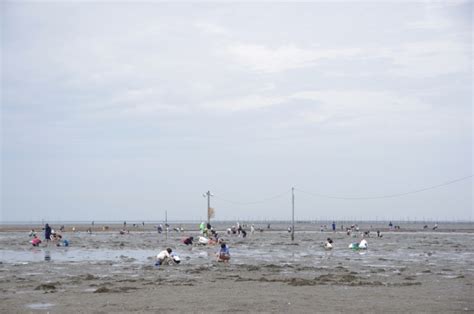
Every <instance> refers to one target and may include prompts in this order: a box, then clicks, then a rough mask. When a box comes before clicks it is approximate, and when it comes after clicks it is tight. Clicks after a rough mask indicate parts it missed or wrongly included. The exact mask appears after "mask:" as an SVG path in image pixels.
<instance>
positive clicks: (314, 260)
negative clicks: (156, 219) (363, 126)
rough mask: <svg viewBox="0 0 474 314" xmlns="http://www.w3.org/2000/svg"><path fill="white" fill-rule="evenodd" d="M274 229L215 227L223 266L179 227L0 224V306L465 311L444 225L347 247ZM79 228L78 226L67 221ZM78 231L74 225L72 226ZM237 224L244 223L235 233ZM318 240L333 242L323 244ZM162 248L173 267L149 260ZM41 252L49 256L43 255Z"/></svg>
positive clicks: (458, 249) (458, 256) (462, 243)
mask: <svg viewBox="0 0 474 314" xmlns="http://www.w3.org/2000/svg"><path fill="white" fill-rule="evenodd" d="M285 227H286V226H283V225H281V226H272V229H270V230H267V229H265V230H264V231H263V232H255V233H254V234H250V232H248V236H247V237H246V238H242V237H238V236H235V235H228V234H226V232H225V229H226V228H225V227H224V226H218V230H221V231H219V233H220V234H222V236H223V238H224V239H225V240H226V242H227V243H228V245H229V247H230V252H231V256H232V257H231V261H230V263H229V264H227V265H226V264H223V263H218V262H216V260H215V253H216V252H217V250H218V247H217V246H198V245H194V246H186V245H184V244H183V243H182V242H181V239H182V238H184V237H185V236H189V235H192V236H195V237H197V236H198V231H196V230H192V229H193V228H194V229H196V227H195V226H193V227H191V226H186V228H185V229H187V230H191V231H185V232H174V231H170V232H169V233H168V234H164V233H162V234H158V233H157V232H156V230H154V229H153V228H152V227H149V228H145V227H136V228H133V229H130V233H126V234H119V232H118V231H117V230H118V228H109V230H108V231H102V232H98V231H99V230H102V229H100V228H99V226H96V229H97V230H95V229H94V230H93V233H92V234H88V233H86V232H84V231H81V232H71V231H70V228H69V227H68V228H66V231H65V232H63V237H64V238H66V239H67V240H68V241H69V242H70V246H69V247H56V246H54V245H51V244H50V245H48V246H46V245H44V243H43V244H42V246H40V247H31V245H30V244H29V243H28V241H29V238H28V231H29V229H31V227H24V228H23V229H24V230H23V229H22V228H20V227H18V226H17V227H16V228H10V229H7V228H2V231H4V232H0V244H1V250H0V256H1V264H0V278H1V280H0V291H1V294H0V300H1V302H0V309H1V312H3V313H30V312H50V313H66V312H71V311H73V312H79V313H110V312H118V313H126V312H175V313H176V312H178V313H185V312H198V313H200V312H298V313H311V312H356V313H361V312H382V311H384V312H410V313H413V312H430V313H432V312H444V313H446V312H464V311H473V310H474V290H473V285H474V265H473V262H472V261H473V260H474V241H473V240H474V234H473V233H472V230H470V228H469V226H468V228H467V229H469V230H466V228H465V226H463V227H462V228H458V229H456V226H455V225H454V226H451V227H450V228H449V230H442V229H441V230H436V231H432V230H425V231H423V230H422V228H419V226H418V227H416V228H414V229H413V230H407V231H403V230H402V231H387V230H383V232H382V235H383V237H381V238H378V237H376V235H375V232H374V231H372V232H371V233H370V237H368V238H367V241H368V244H369V248H368V250H361V251H353V250H351V249H349V248H348V245H349V244H350V243H353V242H357V241H359V240H360V234H359V233H355V234H354V235H351V236H348V235H347V234H346V233H345V232H343V231H337V232H332V231H324V232H321V231H320V230H319V226H311V225H305V226H298V229H297V230H298V231H297V232H296V234H295V241H291V239H290V236H289V234H288V232H286V230H285ZM78 229H80V228H78ZM80 230H82V229H80ZM247 231H249V229H247ZM327 237H331V238H332V239H333V240H334V249H333V250H330V251H326V250H324V248H323V243H324V241H325V240H326V238H327ZM166 247H171V248H172V249H173V251H174V252H175V253H176V254H178V255H179V256H180V258H181V261H182V262H181V263H180V264H179V265H173V266H160V267H156V266H154V261H155V256H156V254H157V253H158V252H159V251H161V250H163V249H165V248H166ZM48 257H49V258H48Z"/></svg>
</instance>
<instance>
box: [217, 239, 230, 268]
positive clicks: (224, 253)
mask: <svg viewBox="0 0 474 314" xmlns="http://www.w3.org/2000/svg"><path fill="white" fill-rule="evenodd" d="M229 260H230V252H229V247H228V246H227V245H226V244H225V243H222V244H221V249H220V250H219V253H217V261H218V262H224V263H226V264H227V263H228V262H229Z"/></svg>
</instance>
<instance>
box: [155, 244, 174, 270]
mask: <svg viewBox="0 0 474 314" xmlns="http://www.w3.org/2000/svg"><path fill="white" fill-rule="evenodd" d="M172 252H173V251H172V250H171V249H170V248H167V249H166V250H164V251H161V252H160V253H159V254H158V255H157V256H156V263H155V266H160V265H163V264H168V263H169V261H170V259H171V255H170V254H171V253H172Z"/></svg>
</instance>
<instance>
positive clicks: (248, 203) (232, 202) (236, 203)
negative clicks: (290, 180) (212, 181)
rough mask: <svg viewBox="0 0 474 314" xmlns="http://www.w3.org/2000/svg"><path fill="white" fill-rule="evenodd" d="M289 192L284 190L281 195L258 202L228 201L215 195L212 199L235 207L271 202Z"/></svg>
mask: <svg viewBox="0 0 474 314" xmlns="http://www.w3.org/2000/svg"><path fill="white" fill-rule="evenodd" d="M290 191H291V190H286V191H285V192H283V193H280V194H277V195H274V196H270V197H267V198H264V199H261V200H259V201H252V202H237V201H232V200H228V199H225V198H222V197H219V196H216V195H214V197H215V198H217V199H219V200H221V201H224V202H228V203H231V204H235V205H250V204H258V203H264V202H267V201H271V200H274V199H277V198H280V197H283V196H285V195H287V194H288V193H289V192H290Z"/></svg>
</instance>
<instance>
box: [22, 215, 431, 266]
mask: <svg viewBox="0 0 474 314" xmlns="http://www.w3.org/2000/svg"><path fill="white" fill-rule="evenodd" d="M142 225H143V226H145V223H144V222H143V223H142ZM92 226H94V222H92ZM126 226H127V224H126V222H124V223H123V229H122V230H120V231H119V233H120V234H128V233H129V232H130V231H129V230H128V229H126ZM136 226H137V225H135V224H134V227H136ZM270 227H271V226H270V224H268V225H267V229H270ZM428 228H429V227H428V225H424V226H423V229H425V230H426V229H428ZM156 229H157V231H158V233H162V232H169V231H170V225H169V224H165V225H164V226H163V225H162V224H160V225H157V226H156ZM249 229H250V231H249V232H250V234H251V235H253V234H254V233H255V232H256V231H260V232H263V230H264V229H263V228H258V229H257V228H255V226H254V225H253V224H252V225H246V224H240V223H239V222H237V223H236V224H235V225H232V226H230V227H229V228H227V229H225V230H226V234H225V235H226V236H227V237H241V238H246V237H247V230H249ZM371 229H372V226H370V229H368V230H366V231H361V230H360V228H359V226H358V225H357V224H352V225H350V226H349V227H346V228H344V226H343V225H341V230H345V233H346V235H347V236H351V237H354V238H357V237H359V238H361V240H360V242H353V243H350V244H349V248H350V249H353V250H367V249H368V241H367V239H368V238H370V237H371ZM388 229H389V230H390V231H398V230H400V226H398V225H394V224H393V223H392V222H390V223H389V224H388ZM430 229H432V230H437V229H438V224H435V225H434V227H432V228H430ZM64 230H65V228H64V226H61V227H60V228H59V232H58V231H55V230H54V229H53V228H52V227H51V226H50V225H49V224H48V223H46V224H45V226H44V227H43V228H42V231H43V232H44V238H43V239H42V238H41V237H40V236H39V235H38V234H37V232H36V231H35V230H34V229H32V230H31V231H30V233H29V237H30V238H31V240H30V243H31V245H32V246H34V247H39V246H46V247H47V246H50V245H53V246H64V247H67V246H69V241H68V240H67V239H65V238H64V237H63V232H64ZM72 230H73V231H75V228H73V229H72ZM91 230H92V228H89V229H88V230H87V232H88V233H92V231H91ZM104 230H108V227H107V228H106V229H104ZM172 230H174V231H176V232H184V228H183V227H182V226H181V225H180V226H179V227H176V228H173V229H172ZM326 230H327V227H326V225H321V231H326ZM331 230H332V232H333V233H336V232H337V228H336V223H335V222H333V223H332V224H331ZM292 231H293V230H292V226H290V227H288V232H292ZM376 237H377V238H382V237H383V235H382V233H381V231H380V229H377V230H376ZM181 243H182V244H184V245H186V246H190V247H192V246H209V247H212V246H216V247H217V249H218V250H217V251H216V260H217V261H218V262H223V263H224V264H227V263H229V261H230V249H229V245H228V244H227V241H225V240H224V239H223V238H222V237H221V235H220V234H219V233H218V232H217V231H216V230H215V229H214V228H213V227H212V225H211V224H210V223H209V222H208V223H204V222H202V223H201V224H200V225H199V236H197V237H195V236H186V237H184V238H182V239H181ZM334 245H335V243H334V240H333V239H332V238H331V237H328V238H327V239H326V241H325V242H324V243H323V244H322V247H323V248H324V249H325V250H332V249H333V248H334ZM180 262H181V260H180V258H179V256H178V255H176V254H175V253H174V252H173V251H172V249H171V248H166V249H165V250H163V251H161V252H160V253H159V254H158V255H157V256H156V262H155V265H156V266H158V267H159V266H162V265H176V264H179V263H180Z"/></svg>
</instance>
